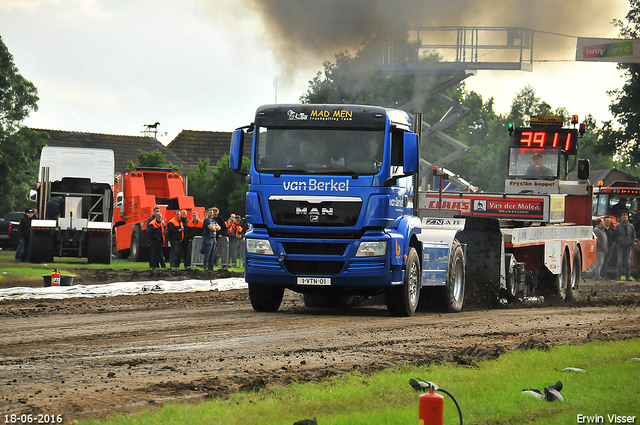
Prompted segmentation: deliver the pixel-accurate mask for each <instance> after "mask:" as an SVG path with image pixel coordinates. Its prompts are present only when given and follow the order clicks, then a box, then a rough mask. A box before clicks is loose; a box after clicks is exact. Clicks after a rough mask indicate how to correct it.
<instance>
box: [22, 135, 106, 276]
mask: <svg viewBox="0 0 640 425" xmlns="http://www.w3.org/2000/svg"><path fill="white" fill-rule="evenodd" d="M114 167H115V161H114V154H113V151H112V150H111V149H86V148H70V147H53V146H45V147H44V148H43V149H42V153H41V155H40V171H39V174H38V185H39V193H38V197H37V201H38V203H39V208H38V217H39V219H35V220H32V221H31V232H30V243H29V257H28V258H29V261H30V262H32V263H47V262H53V260H54V256H55V257H84V258H87V260H88V262H89V263H101V264H111V219H112V215H113V192H112V189H111V185H112V183H113V175H114ZM51 201H53V202H54V203H53V204H51V203H50V202H51ZM56 201H57V202H56ZM54 206H55V209H56V210H57V211H59V213H54V214H53V215H51V212H52V209H53V207H54ZM48 210H49V211H48Z"/></svg>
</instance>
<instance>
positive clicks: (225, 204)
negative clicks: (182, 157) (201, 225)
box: [189, 155, 250, 220]
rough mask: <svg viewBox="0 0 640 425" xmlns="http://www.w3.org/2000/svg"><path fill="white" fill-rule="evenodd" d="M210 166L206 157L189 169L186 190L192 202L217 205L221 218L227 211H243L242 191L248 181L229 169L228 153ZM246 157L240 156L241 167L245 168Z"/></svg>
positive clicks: (201, 204)
mask: <svg viewBox="0 0 640 425" xmlns="http://www.w3.org/2000/svg"><path fill="white" fill-rule="evenodd" d="M216 165H217V167H216V169H211V167H210V165H209V159H208V158H207V159H205V160H203V161H199V162H198V165H197V167H196V169H195V171H191V170H189V194H190V195H191V196H193V200H194V202H195V204H196V205H199V206H204V207H205V208H209V207H213V206H215V207H218V209H220V216H221V217H223V218H224V219H225V220H226V219H227V218H228V217H229V215H231V214H232V213H234V214H240V215H243V216H244V215H245V213H246V209H247V207H246V193H247V190H248V189H249V184H248V183H247V182H246V180H245V177H244V176H242V175H239V174H236V173H235V172H233V171H231V169H230V168H229V156H228V155H225V156H223V157H222V158H221V159H220V161H218V163H217V164H216ZM249 165H250V162H249V158H246V157H245V158H242V170H243V171H245V172H247V171H248V170H249Z"/></svg>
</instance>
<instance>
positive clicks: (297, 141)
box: [255, 127, 384, 175]
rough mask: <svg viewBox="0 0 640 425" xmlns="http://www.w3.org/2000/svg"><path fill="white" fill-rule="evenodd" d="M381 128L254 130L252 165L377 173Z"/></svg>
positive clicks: (291, 170)
mask: <svg viewBox="0 0 640 425" xmlns="http://www.w3.org/2000/svg"><path fill="white" fill-rule="evenodd" d="M383 142H384V132H383V131H382V130H328V129H290V128H287V129H281V128H280V129H271V128H265V127H260V128H259V129H258V131H257V140H256V149H255V155H256V157H255V167H256V170H257V171H259V172H266V173H274V174H287V173H289V174H350V175H373V174H377V173H378V172H379V171H380V169H381V165H382V155H383V151H384V145H383Z"/></svg>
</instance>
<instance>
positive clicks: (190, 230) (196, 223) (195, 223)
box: [184, 211, 202, 267]
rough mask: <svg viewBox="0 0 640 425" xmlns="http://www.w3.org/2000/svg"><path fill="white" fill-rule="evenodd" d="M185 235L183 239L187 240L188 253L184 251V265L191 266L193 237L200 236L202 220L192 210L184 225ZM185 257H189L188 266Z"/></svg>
mask: <svg viewBox="0 0 640 425" xmlns="http://www.w3.org/2000/svg"><path fill="white" fill-rule="evenodd" d="M186 232H187V234H186V236H185V240H187V241H188V242H187V244H186V246H187V250H188V254H187V253H185V260H184V266H185V267H191V250H192V249H193V239H194V238H195V237H196V236H202V221H201V220H200V214H198V213H197V212H195V211H193V212H192V213H191V220H190V221H188V222H187V227H186ZM187 258H188V259H189V266H187Z"/></svg>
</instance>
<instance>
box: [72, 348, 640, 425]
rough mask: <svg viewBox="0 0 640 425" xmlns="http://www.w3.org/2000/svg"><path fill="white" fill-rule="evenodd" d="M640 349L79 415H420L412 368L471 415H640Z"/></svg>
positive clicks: (221, 419) (380, 375)
mask: <svg viewBox="0 0 640 425" xmlns="http://www.w3.org/2000/svg"><path fill="white" fill-rule="evenodd" d="M638 350H640V340H639V339H633V340H626V341H615V342H591V343H588V344H585V345H579V346H567V345H564V346H559V347H554V348H552V349H550V350H548V351H542V350H530V351H523V352H512V353H507V354H504V355H502V356H500V357H499V358H498V359H497V360H489V361H481V362H478V366H479V367H478V368H464V367H459V366H456V365H450V364H445V365H438V366H436V365H428V366H405V367H401V368H393V369H387V370H384V371H382V372H377V373H372V374H364V373H360V372H353V373H347V374H341V375H339V376H336V377H333V378H330V379H327V380H325V381H322V382H308V383H296V384H292V385H289V386H287V387H285V388H273V389H269V390H264V391H259V392H250V393H236V394H233V395H232V396H229V397H226V398H221V399H215V400H212V401H209V402H205V403H201V404H198V405H194V404H172V405H169V406H166V407H163V408H161V409H157V410H146V411H144V412H142V413H141V414H138V415H131V416H124V415H116V416H115V417H113V418H112V419H109V420H106V421H97V420H89V421H86V422H82V423H84V424H123V425H124V424H143V423H144V424H166V423H189V424H210V423H215V424H218V425H232V424H248V423H259V424H264V425H269V424H291V423H294V422H295V421H298V420H301V419H305V418H313V417H316V418H317V419H318V423H320V424H322V425H349V424H369V423H375V424H389V425H396V424H397V425H404V424H410V423H416V422H417V421H418V406H419V395H420V393H417V392H415V391H414V390H413V389H412V388H411V387H410V386H409V384H408V382H409V379H411V378H421V379H425V380H429V381H432V382H435V383H436V384H438V385H439V386H440V387H441V388H443V389H445V390H447V391H448V392H449V393H451V394H452V395H453V396H454V397H455V398H456V400H457V401H458V403H459V405H460V408H461V409H462V413H463V417H464V421H465V423H473V424H499V423H500V424H522V423H535V424H549V423H553V424H569V423H576V417H577V415H578V414H583V415H596V414H599V415H606V414H613V413H616V414H618V415H621V416H624V415H630V416H636V417H637V410H638V396H637V394H638V393H640V383H639V381H638V379H637V375H638V363H637V362H633V361H630V360H629V359H631V358H634V357H637V353H638ZM567 366H574V367H582V368H584V369H586V372H585V373H566V372H560V370H561V369H562V368H564V367H567ZM558 380H561V381H562V383H563V385H564V388H563V389H562V391H561V394H562V395H563V397H564V398H565V402H553V403H549V402H547V401H544V400H539V399H537V398H534V397H531V396H529V395H525V394H523V393H522V390H523V389H525V388H537V389H540V390H542V389H544V388H545V387H547V386H550V385H553V384H555V383H556V381H558ZM441 395H443V397H444V409H443V410H444V421H443V423H445V424H453V423H458V412H457V409H456V407H455V405H454V404H453V402H452V400H451V399H450V398H449V397H448V396H446V395H444V394H441ZM605 417H606V416H605Z"/></svg>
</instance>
